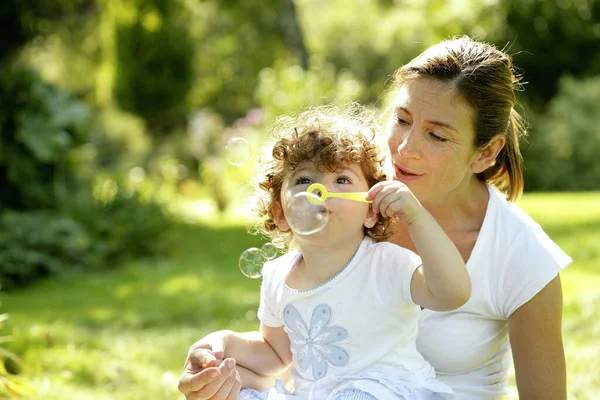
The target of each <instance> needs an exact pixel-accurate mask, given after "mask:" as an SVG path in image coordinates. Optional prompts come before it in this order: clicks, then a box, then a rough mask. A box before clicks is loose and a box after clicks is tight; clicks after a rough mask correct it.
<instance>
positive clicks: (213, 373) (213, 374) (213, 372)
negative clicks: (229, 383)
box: [208, 371, 219, 378]
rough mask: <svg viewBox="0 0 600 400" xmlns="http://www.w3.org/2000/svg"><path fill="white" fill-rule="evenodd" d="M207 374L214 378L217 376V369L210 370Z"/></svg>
mask: <svg viewBox="0 0 600 400" xmlns="http://www.w3.org/2000/svg"><path fill="white" fill-rule="evenodd" d="M208 376H209V377H211V378H216V377H217V376H219V371H211V373H210V374H208Z"/></svg>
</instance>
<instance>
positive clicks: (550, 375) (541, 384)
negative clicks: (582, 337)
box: [508, 276, 567, 400]
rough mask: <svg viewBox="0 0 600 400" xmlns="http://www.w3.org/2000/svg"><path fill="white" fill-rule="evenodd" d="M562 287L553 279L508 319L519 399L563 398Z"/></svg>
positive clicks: (557, 279)
mask: <svg viewBox="0 0 600 400" xmlns="http://www.w3.org/2000/svg"><path fill="white" fill-rule="evenodd" d="M562 306H563V304H562V287H561V283H560V276H557V277H556V278H554V279H553V280H552V281H550V283H548V285H546V287H545V288H544V289H542V290H541V291H540V292H539V293H538V294H536V295H535V296H534V297H533V298H532V299H531V300H530V301H529V302H527V303H525V304H523V305H522V306H521V307H519V308H518V309H517V310H516V311H515V312H513V313H512V315H511V316H510V317H509V318H508V329H509V337H510V345H511V348H512V354H513V361H514V363H515V375H516V380H517V388H518V390H519V398H520V399H521V400H531V399H556V400H564V399H566V398H567V372H566V365H565V354H564V349H563V341H562Z"/></svg>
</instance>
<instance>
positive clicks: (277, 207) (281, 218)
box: [271, 201, 290, 231]
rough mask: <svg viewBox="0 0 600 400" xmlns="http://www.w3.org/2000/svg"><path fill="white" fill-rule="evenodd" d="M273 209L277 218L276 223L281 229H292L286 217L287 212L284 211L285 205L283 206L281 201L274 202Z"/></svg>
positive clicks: (274, 216) (274, 217) (275, 218)
mask: <svg viewBox="0 0 600 400" xmlns="http://www.w3.org/2000/svg"><path fill="white" fill-rule="evenodd" d="M271 211H272V212H273V219H274V220H275V224H277V227H278V228H279V229H281V230H282V231H287V230H288V229H290V225H289V224H288V222H287V220H286V219H285V213H284V212H283V207H282V206H281V203H280V202H278V201H275V202H273V205H272V206H271Z"/></svg>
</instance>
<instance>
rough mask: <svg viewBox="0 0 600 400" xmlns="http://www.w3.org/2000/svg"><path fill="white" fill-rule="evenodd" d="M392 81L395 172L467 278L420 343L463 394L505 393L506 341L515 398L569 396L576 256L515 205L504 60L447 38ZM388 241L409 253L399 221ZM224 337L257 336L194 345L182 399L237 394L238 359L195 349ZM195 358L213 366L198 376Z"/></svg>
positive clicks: (515, 156)
mask: <svg viewBox="0 0 600 400" xmlns="http://www.w3.org/2000/svg"><path fill="white" fill-rule="evenodd" d="M394 83H395V86H396V87H397V89H398V90H397V91H396V98H395V101H394V104H393V112H392V118H391V120H390V123H389V126H388V145H389V149H390V157H391V161H392V164H393V167H394V174H395V179H397V180H399V181H401V182H403V183H405V184H406V185H407V186H408V188H409V189H410V190H411V191H412V192H413V193H414V195H415V196H416V197H417V198H418V199H419V200H420V202H421V203H422V204H423V206H424V207H425V208H426V209H427V210H428V211H429V212H430V213H431V214H432V215H433V216H434V217H435V218H436V220H437V221H438V223H439V224H440V225H441V226H442V228H443V229H444V230H445V232H446V233H447V234H448V236H449V237H450V239H451V240H452V241H453V242H454V244H455V245H456V247H457V248H458V250H459V251H460V253H461V255H462V257H463V259H464V260H465V262H466V263H467V268H468V270H469V273H470V275H471V280H472V283H473V288H472V289H473V292H472V296H471V299H470V300H469V301H468V302H467V304H465V305H464V306H463V307H461V308H459V309H457V310H454V311H451V312H433V311H429V310H424V311H423V312H422V316H421V319H420V323H419V337H418V349H419V351H420V352H421V353H422V354H423V356H424V357H425V359H427V360H428V361H429V362H430V363H431V364H432V365H433V366H434V368H435V370H436V373H437V378H438V379H439V380H441V381H442V382H444V383H446V384H447V385H449V386H450V387H451V388H452V389H453V390H454V392H455V393H456V397H457V398H458V399H495V398H498V397H499V396H501V395H502V394H503V393H504V392H505V388H506V383H507V375H508V369H509V366H510V353H511V352H509V349H510V350H511V351H512V358H513V362H514V366H515V374H516V381H517V387H518V391H519V396H520V398H522V399H538V398H539V399H565V398H566V367H565V359H564V351H563V343H562V336H561V318H562V289H561V283H560V277H559V275H558V273H559V271H560V270H561V269H562V268H564V267H565V266H567V265H568V264H569V263H571V261H572V260H571V259H570V258H569V256H567V255H566V254H565V253H564V252H562V251H561V250H560V248H558V246H557V245H556V244H555V243H553V242H552V241H551V240H550V239H549V238H548V236H547V235H546V234H545V233H544V232H543V231H542V229H541V228H540V226H539V225H538V224H536V223H535V222H534V221H533V220H531V218H530V217H528V216H527V215H526V214H525V213H524V212H523V211H521V210H520V209H519V208H518V207H517V206H515V205H514V204H512V203H511V202H512V201H514V200H516V199H517V198H518V196H519V195H520V194H521V192H522V189H523V179H522V171H521V155H520V152H519V145H518V139H519V136H520V135H521V134H523V133H524V130H523V126H522V124H521V120H520V118H519V115H518V113H517V112H516V111H515V110H514V106H515V103H516V98H515V90H516V89H517V86H518V84H519V79H518V78H517V77H515V75H514V73H513V67H512V60H511V58H510V57H509V56H508V55H506V54H504V53H503V52H501V51H499V50H497V49H496V48H494V47H493V46H490V45H488V44H485V43H480V42H476V41H473V40H471V39H469V38H466V37H463V38H459V39H452V40H448V41H444V42H442V43H439V44H437V45H434V46H432V47H430V48H429V49H427V50H426V51H425V52H423V53H422V54H421V55H419V56H418V57H417V58H415V59H414V60H413V61H411V62H410V63H409V64H407V65H405V66H403V67H401V68H400V69H399V70H398V71H396V73H395V75H394ZM494 188H496V189H498V190H496V189H494ZM500 191H501V192H502V193H503V195H501V193H500ZM373 207H374V209H375V211H378V207H379V204H377V203H374V204H373ZM390 241H391V242H393V243H395V244H398V245H399V246H402V247H405V248H408V249H411V250H413V251H415V252H416V248H415V246H414V244H413V242H412V240H411V237H410V235H409V233H408V231H407V229H406V227H405V226H403V225H401V224H396V225H395V227H394V236H393V237H392V238H391V239H390ZM390 334H393V332H390ZM222 335H233V336H235V335H237V336H239V337H240V338H241V339H244V340H252V339H253V338H254V337H255V336H254V335H255V333H246V334H234V333H232V332H226V331H223V332H217V333H214V334H212V335H209V336H207V337H206V338H205V339H204V340H201V341H199V342H197V343H196V344H195V345H194V346H192V348H191V349H190V353H189V354H188V361H187V362H186V368H185V371H184V373H183V374H182V376H181V379H180V384H179V390H180V391H181V392H182V393H184V394H185V395H186V398H187V399H188V400H192V399H210V398H212V399H235V398H236V396H237V392H238V391H239V385H240V383H239V380H238V379H236V374H235V369H234V365H235V362H234V361H233V360H231V361H227V362H224V363H221V364H220V365H219V366H218V367H215V366H216V364H217V362H216V360H214V358H212V356H210V355H209V354H208V353H206V352H203V351H201V350H199V349H201V348H211V347H212V349H213V351H216V352H217V354H216V355H217V356H219V350H220V347H221V346H222V345H221V344H220V343H221V338H222ZM190 361H191V362H190ZM202 366H204V367H209V368H206V369H204V370H202V371H201V372H199V371H200V370H201V369H202ZM211 374H214V375H215V377H213V378H211Z"/></svg>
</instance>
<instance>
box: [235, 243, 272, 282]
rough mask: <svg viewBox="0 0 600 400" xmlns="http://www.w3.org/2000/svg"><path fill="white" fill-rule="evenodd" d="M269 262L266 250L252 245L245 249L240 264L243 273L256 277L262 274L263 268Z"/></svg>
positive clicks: (249, 276)
mask: <svg viewBox="0 0 600 400" xmlns="http://www.w3.org/2000/svg"><path fill="white" fill-rule="evenodd" d="M265 262H267V256H266V254H265V252H264V251H262V250H261V249H257V248H256V247H251V248H249V249H248V250H245V251H244V252H243V253H242V255H241V256H240V259H239V266H240V270H241V271H242V274H244V275H246V276H247V277H248V278H252V279H256V278H260V277H261V276H262V269H263V266H264V265H265Z"/></svg>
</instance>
